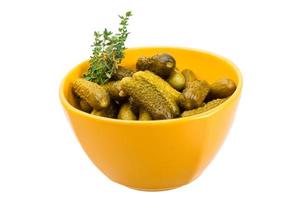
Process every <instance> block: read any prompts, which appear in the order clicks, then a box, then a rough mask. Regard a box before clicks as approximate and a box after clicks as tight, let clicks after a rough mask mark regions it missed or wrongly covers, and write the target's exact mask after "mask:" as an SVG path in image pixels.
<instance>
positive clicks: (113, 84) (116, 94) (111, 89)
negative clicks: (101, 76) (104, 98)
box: [102, 81, 126, 101]
mask: <svg viewBox="0 0 300 200" xmlns="http://www.w3.org/2000/svg"><path fill="white" fill-rule="evenodd" d="M102 87H103V88H104V89H106V91H107V92H108V93H109V95H110V97H111V98H112V99H114V100H118V101H122V100H124V99H125V96H126V95H123V96H120V81H109V82H107V83H105V84H103V85H102Z"/></svg>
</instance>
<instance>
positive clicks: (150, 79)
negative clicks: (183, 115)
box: [133, 71, 180, 116]
mask: <svg viewBox="0 0 300 200" xmlns="http://www.w3.org/2000/svg"><path fill="white" fill-rule="evenodd" d="M133 78H134V79H135V80H142V81H146V82H147V83H149V84H150V85H152V86H153V87H155V89H156V90H157V91H158V92H159V93H160V95H161V96H163V98H164V99H165V100H166V101H167V102H168V105H169V108H170V109H171V111H172V113H174V115H175V116H177V115H179V114H180V110H179V107H178V105H177V103H176V102H177V101H178V100H179V96H180V92H178V91H177V90H175V89H174V88H172V87H171V86H170V85H169V84H168V83H167V82H166V81H165V80H163V79H162V78H160V77H159V76H157V75H155V74H154V73H152V72H150V71H139V72H136V73H134V74H133Z"/></svg>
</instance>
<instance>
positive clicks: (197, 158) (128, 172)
mask: <svg viewBox="0 0 300 200" xmlns="http://www.w3.org/2000/svg"><path fill="white" fill-rule="evenodd" d="M162 52H166V53H170V54H172V55H173V56H174V57H175V59H176V63H177V66H178V68H179V69H184V68H189V69H191V70H193V71H194V72H195V74H196V75H197V76H198V78H200V79H205V80H207V81H208V82H213V81H215V80H216V79H219V78H222V77H229V78H231V79H233V80H234V81H235V83H236V84H237V89H236V91H235V92H234V94H233V95H232V96H231V97H230V98H229V99H228V100H227V101H226V102H224V103H223V104H221V105H220V106H218V107H216V108H214V109H212V110H210V111H208V112H205V113H203V114H198V115H194V116H191V117H186V118H178V119H171V120H157V121H143V122H141V121H127V120H117V119H110V118H104V117H98V116H94V115H90V114H87V113H85V112H82V111H80V110H79V109H78V105H77V104H76V101H75V100H74V96H73V94H72V92H71V85H72V82H73V81H74V80H75V79H76V78H78V77H80V75H81V74H82V73H83V72H84V71H85V70H86V69H87V68H88V65H89V64H88V61H85V62H83V63H81V64H79V65H78V66H76V67H75V68H74V69H73V70H71V71H70V72H69V73H68V74H67V76H66V77H65V78H64V79H63V81H62V83H61V86H60V100H61V103H62V105H63V108H64V110H65V112H66V115H67V117H68V119H69V121H70V123H71V125H72V127H73V129H74V132H75V134H76V136H77V138H78V140H79V142H80V144H81V146H82V147H83V149H84V151H85V152H86V154H87V155H88V157H89V158H90V159H91V160H92V162H93V163H94V164H95V165H96V166H97V167H98V168H99V169H100V170H101V171H102V172H103V173H104V174H105V175H106V176H107V177H109V178H110V179H111V180H113V181H115V182H117V183H120V184H122V185H125V186H128V187H131V188H135V189H139V190H167V189H172V188H177V187H180V186H182V185H185V184H187V183H189V182H191V181H192V180H194V179H195V178H197V177H198V176H199V175H200V174H201V173H202V172H203V170H204V169H205V168H206V166H207V165H208V164H209V162H210V161H211V160H212V159H213V157H214V155H215V154H216V153H217V151H218V149H219V148H220V147H221V145H222V143H223V141H224V139H225V137H226V135H227V133H228V131H229V128H230V126H231V124H232V121H233V119H234V115H235V111H236V108H237V104H238V102H239V98H240V95H241V89H242V77H241V73H240V71H239V70H238V68H237V67H235V65H234V64H233V63H231V62H230V61H228V60H227V59H225V58H222V57H220V56H217V55H214V54H211V53H208V52H204V51H200V50H194V49H186V48H174V47H143V48H130V49H127V50H126V54H125V59H124V61H123V63H122V65H123V66H126V67H130V68H134V67H135V63H136V60H137V59H138V57H139V56H141V55H144V56H151V55H153V54H156V53H162Z"/></svg>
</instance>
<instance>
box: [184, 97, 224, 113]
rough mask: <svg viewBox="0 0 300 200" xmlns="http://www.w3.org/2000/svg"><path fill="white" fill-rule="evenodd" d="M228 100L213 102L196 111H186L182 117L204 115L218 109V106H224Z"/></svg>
mask: <svg viewBox="0 0 300 200" xmlns="http://www.w3.org/2000/svg"><path fill="white" fill-rule="evenodd" d="M226 100H227V98H225V99H215V100H212V101H210V102H208V103H206V104H204V105H203V106H202V107H199V108H196V109H193V110H188V111H184V112H183V113H182V114H181V117H189V116H192V115H196V114H200V113H204V112H206V111H208V110H210V109H213V108H215V107H217V106H218V105H220V104H222V103H223V102H225V101H226Z"/></svg>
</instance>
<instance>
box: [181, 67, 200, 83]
mask: <svg viewBox="0 0 300 200" xmlns="http://www.w3.org/2000/svg"><path fill="white" fill-rule="evenodd" d="M181 73H182V75H183V76H184V78H185V87H187V85H188V84H189V83H190V82H192V81H194V80H197V77H196V75H195V74H194V72H193V71H192V70H189V69H184V70H182V72H181Z"/></svg>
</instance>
